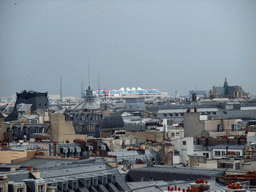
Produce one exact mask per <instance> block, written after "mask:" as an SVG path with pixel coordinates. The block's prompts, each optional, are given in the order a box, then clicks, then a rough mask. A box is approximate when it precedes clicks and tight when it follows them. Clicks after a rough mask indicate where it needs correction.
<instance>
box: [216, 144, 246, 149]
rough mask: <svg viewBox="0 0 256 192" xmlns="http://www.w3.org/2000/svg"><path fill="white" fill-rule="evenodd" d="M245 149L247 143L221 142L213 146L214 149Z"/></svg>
mask: <svg viewBox="0 0 256 192" xmlns="http://www.w3.org/2000/svg"><path fill="white" fill-rule="evenodd" d="M227 147H228V149H244V147H245V145H230V144H220V145H216V146H213V147H212V149H226V148H227Z"/></svg>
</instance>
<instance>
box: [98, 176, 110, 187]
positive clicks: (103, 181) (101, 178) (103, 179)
mask: <svg viewBox="0 0 256 192" xmlns="http://www.w3.org/2000/svg"><path fill="white" fill-rule="evenodd" d="M98 179H99V182H100V183H101V184H103V185H106V184H107V183H108V176H107V175H100V176H98Z"/></svg>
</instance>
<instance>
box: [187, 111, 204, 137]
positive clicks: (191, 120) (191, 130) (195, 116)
mask: <svg viewBox="0 0 256 192" xmlns="http://www.w3.org/2000/svg"><path fill="white" fill-rule="evenodd" d="M203 132H204V121H200V113H192V112H190V113H184V136H185V137H194V138H195V137H196V136H201V135H202V133H203Z"/></svg>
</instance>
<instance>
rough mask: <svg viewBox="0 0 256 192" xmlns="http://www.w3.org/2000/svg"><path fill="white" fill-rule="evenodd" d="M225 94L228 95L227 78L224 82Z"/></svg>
mask: <svg viewBox="0 0 256 192" xmlns="http://www.w3.org/2000/svg"><path fill="white" fill-rule="evenodd" d="M224 94H225V95H228V81H227V78H225V82H224Z"/></svg>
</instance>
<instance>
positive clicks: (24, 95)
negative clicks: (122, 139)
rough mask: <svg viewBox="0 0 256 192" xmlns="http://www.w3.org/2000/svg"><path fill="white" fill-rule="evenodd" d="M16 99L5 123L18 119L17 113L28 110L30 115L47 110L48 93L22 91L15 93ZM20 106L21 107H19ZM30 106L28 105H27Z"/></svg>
mask: <svg viewBox="0 0 256 192" xmlns="http://www.w3.org/2000/svg"><path fill="white" fill-rule="evenodd" d="M16 94H17V99H16V103H15V106H14V109H13V111H12V113H11V114H10V115H8V117H6V119H5V121H15V120H17V119H18V116H19V115H18V113H19V112H20V113H21V114H22V113H23V112H24V113H25V112H26V111H27V110H30V111H31V113H33V112H36V111H37V110H47V109H48V104H49V102H48V93H47V92H46V93H39V92H35V91H28V92H27V91H26V90H25V91H22V92H21V93H16ZM21 104H22V105H21ZM27 104H30V105H27Z"/></svg>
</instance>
